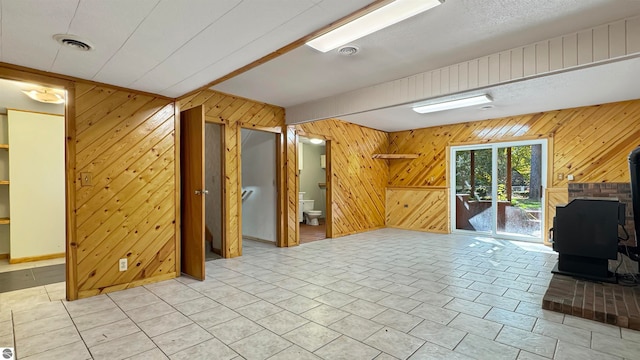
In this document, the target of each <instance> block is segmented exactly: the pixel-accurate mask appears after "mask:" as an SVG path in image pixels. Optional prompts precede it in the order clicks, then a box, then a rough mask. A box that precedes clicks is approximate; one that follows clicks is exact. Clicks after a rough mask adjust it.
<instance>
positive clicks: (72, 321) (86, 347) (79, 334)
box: [60, 301, 93, 359]
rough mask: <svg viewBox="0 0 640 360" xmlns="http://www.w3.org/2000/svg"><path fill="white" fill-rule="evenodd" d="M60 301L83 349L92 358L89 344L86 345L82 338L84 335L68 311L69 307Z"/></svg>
mask: <svg viewBox="0 0 640 360" xmlns="http://www.w3.org/2000/svg"><path fill="white" fill-rule="evenodd" d="M60 302H61V303H62V307H63V308H64V311H65V312H66V313H67V315H69V319H70V320H71V323H72V324H73V327H74V328H75V329H76V331H77V332H78V336H80V341H82V344H83V345H84V347H85V349H87V352H88V353H89V355H90V356H91V358H92V359H93V354H92V353H91V349H90V348H89V346H88V345H87V343H86V341H85V340H84V337H83V336H82V333H81V332H80V329H78V325H77V324H76V322H75V321H74V320H73V316H71V313H70V312H69V309H68V308H67V307H66V306H65V305H64V302H62V301H60Z"/></svg>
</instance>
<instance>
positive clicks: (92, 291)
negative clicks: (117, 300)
mask: <svg viewBox="0 0 640 360" xmlns="http://www.w3.org/2000/svg"><path fill="white" fill-rule="evenodd" d="M178 276H179V275H178V274H177V273H176V272H171V273H168V274H163V275H158V276H154V277H150V278H147V279H141V280H136V281H132V282H128V283H124V284H118V285H112V286H107V287H104V288H99V289H89V290H80V291H78V299H83V298H88V297H91V296H96V295H100V294H106V293H110V292H114V291H120V290H124V289H129V288H133V287H136V286H141V285H146V284H151V283H156V282H159V281H164V280H169V279H174V278H176V277H178Z"/></svg>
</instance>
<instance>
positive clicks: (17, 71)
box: [0, 62, 175, 101]
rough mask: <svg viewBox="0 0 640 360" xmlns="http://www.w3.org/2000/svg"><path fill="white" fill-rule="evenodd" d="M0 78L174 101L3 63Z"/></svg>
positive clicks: (169, 98) (119, 87) (1, 63)
mask: <svg viewBox="0 0 640 360" xmlns="http://www.w3.org/2000/svg"><path fill="white" fill-rule="evenodd" d="M24 74H29V76H30V77H29V78H27V79H25V78H24ZM0 78H6V79H10V80H16V81H26V82H36V83H38V84H40V85H45V86H53V87H65V88H67V87H68V86H70V85H69V83H75V82H83V83H86V84H91V85H95V86H104V87H109V88H111V89H115V90H121V91H126V92H130V93H136V94H140V95H146V96H152V97H156V98H159V99H164V100H169V101H175V99H174V98H171V97H168V96H164V95H160V94H154V93H150V92H146V91H140V90H134V89H128V88H125V87H121V86H117V85H110V84H105V83H101V82H97V81H92V80H86V79H80V78H77V77H73V76H68V75H62V74H56V73H50V72H46V71H42V70H37V69H32V68H28V67H24V66H19V65H13V64H8V63H4V62H0Z"/></svg>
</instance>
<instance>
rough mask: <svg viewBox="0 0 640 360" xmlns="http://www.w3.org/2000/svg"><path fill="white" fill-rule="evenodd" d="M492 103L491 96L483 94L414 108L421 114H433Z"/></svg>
mask: <svg viewBox="0 0 640 360" xmlns="http://www.w3.org/2000/svg"><path fill="white" fill-rule="evenodd" d="M492 101H493V99H492V98H491V96H489V95H487V94H482V95H477V96H472V97H468V98H463V99H456V100H448V101H443V102H438V103H433V104H427V105H418V106H415V107H414V108H413V111H415V112H417V113H420V114H426V113H432V112H436V111H443V110H451V109H458V108H463V107H467V106H474V105H481V104H487V103H490V102H492Z"/></svg>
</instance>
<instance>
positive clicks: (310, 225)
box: [298, 135, 330, 244]
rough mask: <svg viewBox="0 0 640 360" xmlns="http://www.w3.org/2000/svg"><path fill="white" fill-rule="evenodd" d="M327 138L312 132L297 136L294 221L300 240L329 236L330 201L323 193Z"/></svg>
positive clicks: (325, 190) (324, 192)
mask: <svg viewBox="0 0 640 360" xmlns="http://www.w3.org/2000/svg"><path fill="white" fill-rule="evenodd" d="M328 144H329V142H328V141H326V140H324V139H321V138H319V137H314V136H310V135H307V136H299V137H298V171H299V176H298V182H299V186H298V189H299V193H298V223H299V224H300V244H304V243H309V242H312V241H317V240H323V239H326V238H328V237H329V231H328V227H327V220H328V219H329V217H328V212H327V210H328V208H329V207H330V202H329V201H328V200H327V199H328V196H327V195H328V194H327V192H328V191H327V185H328V182H329V181H330V176H328V170H327V169H328V167H327V155H328V151H327V148H328Z"/></svg>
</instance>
